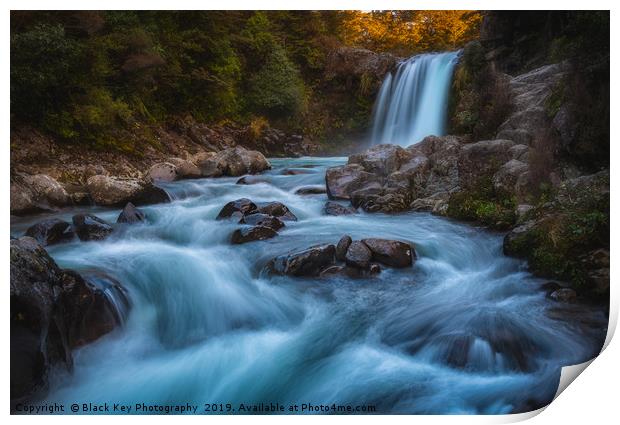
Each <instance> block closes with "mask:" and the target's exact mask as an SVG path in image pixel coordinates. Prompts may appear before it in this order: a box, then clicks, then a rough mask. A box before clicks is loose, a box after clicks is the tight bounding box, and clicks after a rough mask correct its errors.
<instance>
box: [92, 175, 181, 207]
mask: <svg viewBox="0 0 620 425" xmlns="http://www.w3.org/2000/svg"><path fill="white" fill-rule="evenodd" d="M86 186H87V187H88V191H89V192H90V195H91V197H92V198H93V200H94V201H95V203H96V204H98V205H105V206H116V207H120V206H124V205H125V204H127V202H131V203H133V204H134V205H149V204H157V203H162V202H170V197H169V196H168V194H167V193H166V191H165V190H163V189H162V188H160V187H157V186H155V185H153V184H152V183H148V182H144V181H142V180H138V179H120V178H116V177H110V176H103V175H96V176H93V177H91V178H89V179H88V181H87V182H86Z"/></svg>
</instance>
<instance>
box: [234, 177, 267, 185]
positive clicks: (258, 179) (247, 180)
mask: <svg viewBox="0 0 620 425" xmlns="http://www.w3.org/2000/svg"><path fill="white" fill-rule="evenodd" d="M259 183H271V181H270V180H269V179H268V178H267V177H264V176H243V177H241V178H240V179H239V180H237V183H236V184H259Z"/></svg>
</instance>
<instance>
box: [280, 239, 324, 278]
mask: <svg viewBox="0 0 620 425" xmlns="http://www.w3.org/2000/svg"><path fill="white" fill-rule="evenodd" d="M335 251H336V248H335V247H334V245H317V246H313V247H310V248H308V249H305V250H303V251H300V252H295V253H292V254H288V255H281V256H279V257H276V258H274V259H273V260H272V261H271V262H270V264H269V269H270V270H271V271H272V272H273V273H276V274H282V275H290V276H317V275H318V274H319V273H320V272H321V271H322V270H324V269H325V268H326V267H328V266H330V265H332V264H333V263H334V259H335V258H334V254H335Z"/></svg>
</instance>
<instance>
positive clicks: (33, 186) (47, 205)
mask: <svg viewBox="0 0 620 425" xmlns="http://www.w3.org/2000/svg"><path fill="white" fill-rule="evenodd" d="M10 195H11V214H15V215H25V214H31V213H36V212H41V211H54V210H55V209H57V208H58V207H64V206H68V205H71V204H72V203H73V201H72V199H71V196H70V195H69V194H68V193H67V191H66V190H65V188H64V187H63V186H62V185H61V184H60V183H59V182H57V181H56V180H55V179H53V178H52V177H50V176H48V175H46V174H35V175H17V176H15V177H13V178H11V190H10Z"/></svg>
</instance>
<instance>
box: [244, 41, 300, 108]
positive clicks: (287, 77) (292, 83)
mask: <svg viewBox="0 0 620 425" xmlns="http://www.w3.org/2000/svg"><path fill="white" fill-rule="evenodd" d="M303 101H304V85H303V81H302V80H301V78H300V77H299V74H298V71H297V69H296V68H295V66H294V64H293V63H292V62H291V61H290V60H289V59H288V58H287V56H286V52H285V51H284V49H283V48H281V47H280V46H278V45H275V46H273V47H272V50H271V52H270V53H269V54H268V56H267V58H266V59H265V63H264V64H263V66H262V67H261V68H260V70H259V71H258V72H257V73H256V74H255V75H253V76H252V77H251V78H250V80H249V102H250V105H251V107H252V109H253V110H255V111H257V112H259V113H264V114H266V115H268V116H271V117H274V116H275V117H278V116H282V115H284V116H286V115H289V116H290V115H295V114H296V113H298V112H299V111H300V110H301V109H302V107H303Z"/></svg>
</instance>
